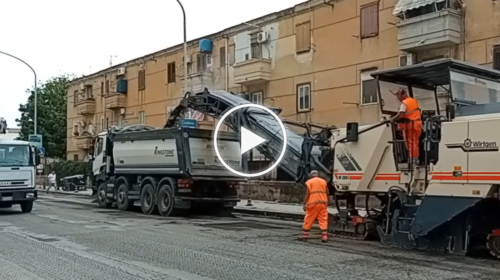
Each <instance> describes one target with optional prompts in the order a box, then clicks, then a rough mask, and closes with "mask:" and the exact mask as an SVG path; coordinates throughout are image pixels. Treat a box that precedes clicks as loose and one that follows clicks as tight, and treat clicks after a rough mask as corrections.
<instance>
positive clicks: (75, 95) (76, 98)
mask: <svg viewBox="0 0 500 280" xmlns="http://www.w3.org/2000/svg"><path fill="white" fill-rule="evenodd" d="M76 103H78V90H75V91H74V92H73V107H76Z"/></svg>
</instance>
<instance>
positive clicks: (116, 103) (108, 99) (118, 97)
mask: <svg viewBox="0 0 500 280" xmlns="http://www.w3.org/2000/svg"><path fill="white" fill-rule="evenodd" d="M104 102H105V103H106V109H120V108H125V107H126V105H127V95H125V94H123V93H110V94H108V95H105V97H104Z"/></svg>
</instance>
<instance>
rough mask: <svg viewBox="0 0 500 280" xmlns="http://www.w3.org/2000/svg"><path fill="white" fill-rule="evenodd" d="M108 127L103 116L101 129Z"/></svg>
mask: <svg viewBox="0 0 500 280" xmlns="http://www.w3.org/2000/svg"><path fill="white" fill-rule="evenodd" d="M105 129H106V125H105V123H104V117H102V118H101V131H104V130H105Z"/></svg>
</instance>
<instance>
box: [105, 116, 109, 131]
mask: <svg viewBox="0 0 500 280" xmlns="http://www.w3.org/2000/svg"><path fill="white" fill-rule="evenodd" d="M108 128H109V118H106V129H108Z"/></svg>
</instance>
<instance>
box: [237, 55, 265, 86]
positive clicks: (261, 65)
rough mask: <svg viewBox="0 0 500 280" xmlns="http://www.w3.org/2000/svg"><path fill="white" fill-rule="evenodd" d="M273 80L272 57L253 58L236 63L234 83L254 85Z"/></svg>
mask: <svg viewBox="0 0 500 280" xmlns="http://www.w3.org/2000/svg"><path fill="white" fill-rule="evenodd" d="M270 80H271V59H267V58H252V59H249V60H246V61H243V62H238V63H236V64H235V65H234V83H235V84H240V85H253V84H259V83H263V82H269V81H270Z"/></svg>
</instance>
